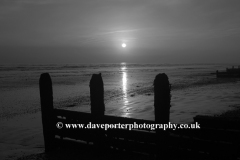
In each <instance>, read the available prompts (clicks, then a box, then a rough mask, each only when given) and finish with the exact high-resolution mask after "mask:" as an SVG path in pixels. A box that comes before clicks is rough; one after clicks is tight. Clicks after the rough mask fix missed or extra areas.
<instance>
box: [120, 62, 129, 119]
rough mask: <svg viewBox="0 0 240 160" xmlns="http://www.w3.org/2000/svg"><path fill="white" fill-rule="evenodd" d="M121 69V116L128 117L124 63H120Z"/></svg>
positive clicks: (125, 68)
mask: <svg viewBox="0 0 240 160" xmlns="http://www.w3.org/2000/svg"><path fill="white" fill-rule="evenodd" d="M121 65H122V67H121V71H122V92H123V107H122V108H121V110H122V116H123V117H129V114H130V113H129V109H130V108H129V107H128V95H127V67H126V64H125V63H122V64H121Z"/></svg>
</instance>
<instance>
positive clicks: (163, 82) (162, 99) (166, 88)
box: [154, 73, 171, 159]
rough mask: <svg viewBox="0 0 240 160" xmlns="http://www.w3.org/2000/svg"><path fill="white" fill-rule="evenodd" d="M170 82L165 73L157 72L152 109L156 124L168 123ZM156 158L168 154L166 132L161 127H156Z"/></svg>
mask: <svg viewBox="0 0 240 160" xmlns="http://www.w3.org/2000/svg"><path fill="white" fill-rule="evenodd" d="M170 101H171V94H170V84H169V81H168V76H167V75H166V74H165V73H162V74H158V75H157V76H156V78H155V80H154V109H155V122H156V123H158V124H168V123H169V113H170V107H171V105H170ZM156 134H157V146H158V147H157V148H158V150H157V153H158V154H157V158H158V159H166V158H167V157H169V155H168V149H167V147H168V132H167V131H166V130H165V131H164V130H163V129H157V130H156Z"/></svg>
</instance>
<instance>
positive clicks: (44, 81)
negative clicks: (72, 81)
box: [39, 73, 55, 152]
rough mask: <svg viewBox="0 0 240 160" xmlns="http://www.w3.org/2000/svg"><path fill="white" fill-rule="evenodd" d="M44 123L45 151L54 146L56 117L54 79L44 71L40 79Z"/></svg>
mask: <svg viewBox="0 0 240 160" xmlns="http://www.w3.org/2000/svg"><path fill="white" fill-rule="evenodd" d="M39 89H40V99H41V110H42V125H43V136H44V144H45V151H46V152H48V151H51V150H52V149H53V148H54V136H55V135H54V118H53V91H52V80H51V77H50V75H49V74H48V73H43V74H41V76H40V79H39Z"/></svg>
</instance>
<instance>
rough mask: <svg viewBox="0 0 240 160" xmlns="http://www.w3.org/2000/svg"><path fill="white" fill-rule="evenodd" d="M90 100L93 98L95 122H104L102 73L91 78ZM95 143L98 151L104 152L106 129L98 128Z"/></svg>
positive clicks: (92, 108)
mask: <svg viewBox="0 0 240 160" xmlns="http://www.w3.org/2000/svg"><path fill="white" fill-rule="evenodd" d="M89 86H90V100H91V114H92V117H93V119H92V120H93V123H97V124H102V123H104V122H103V116H104V111H105V104H104V88H103V80H102V76H101V73H99V74H93V75H92V78H91V80H90V85H89ZM93 138H94V145H95V146H96V148H95V149H96V152H97V153H99V154H103V153H104V149H105V148H106V147H105V131H104V130H103V129H96V132H95V134H94V137H93Z"/></svg>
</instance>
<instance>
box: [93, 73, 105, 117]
mask: <svg viewBox="0 0 240 160" xmlns="http://www.w3.org/2000/svg"><path fill="white" fill-rule="evenodd" d="M90 100H91V113H92V114H93V115H96V116H103V115H104V111H105V104H104V88H103V80H102V76H101V73H99V74H93V75H92V78H91V80H90Z"/></svg>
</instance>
